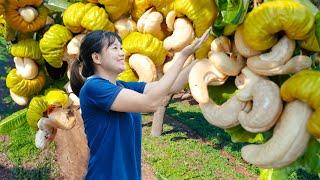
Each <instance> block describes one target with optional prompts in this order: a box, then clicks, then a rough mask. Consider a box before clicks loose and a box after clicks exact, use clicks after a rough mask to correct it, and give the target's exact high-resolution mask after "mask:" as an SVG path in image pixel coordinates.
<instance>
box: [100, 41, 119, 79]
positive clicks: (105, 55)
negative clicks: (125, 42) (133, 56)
mask: <svg viewBox="0 0 320 180" xmlns="http://www.w3.org/2000/svg"><path fill="white" fill-rule="evenodd" d="M100 55H101V56H100V57H101V66H102V67H103V69H104V70H106V71H111V72H113V73H116V74H119V73H121V72H122V71H124V70H125V63H124V60H125V55H124V52H123V50H122V45H121V43H120V42H119V41H118V39H116V40H115V41H114V43H113V44H111V45H110V46H109V47H107V46H104V47H103V48H102V50H101V54H100Z"/></svg>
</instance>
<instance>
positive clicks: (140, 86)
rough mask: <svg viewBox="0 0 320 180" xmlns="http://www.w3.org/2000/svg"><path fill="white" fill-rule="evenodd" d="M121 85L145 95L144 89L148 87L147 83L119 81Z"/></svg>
mask: <svg viewBox="0 0 320 180" xmlns="http://www.w3.org/2000/svg"><path fill="white" fill-rule="evenodd" d="M118 82H119V83H120V84H121V85H123V86H124V87H125V88H127V89H131V90H133V91H136V92H138V93H143V91H144V88H145V86H146V83H145V82H124V81H118Z"/></svg>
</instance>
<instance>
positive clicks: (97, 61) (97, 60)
mask: <svg viewBox="0 0 320 180" xmlns="http://www.w3.org/2000/svg"><path fill="white" fill-rule="evenodd" d="M91 58H92V60H93V62H94V63H95V64H101V57H100V54H98V53H96V52H94V53H92V54H91Z"/></svg>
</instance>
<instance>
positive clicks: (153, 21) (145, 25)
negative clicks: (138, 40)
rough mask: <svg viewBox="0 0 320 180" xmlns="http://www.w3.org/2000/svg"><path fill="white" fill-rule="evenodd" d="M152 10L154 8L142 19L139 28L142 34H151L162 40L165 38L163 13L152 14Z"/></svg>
mask: <svg viewBox="0 0 320 180" xmlns="http://www.w3.org/2000/svg"><path fill="white" fill-rule="evenodd" d="M152 10H153V8H150V9H149V10H147V11H146V12H145V13H144V14H143V15H142V16H141V17H140V19H139V20H138V22H137V28H138V31H139V32H141V33H149V34H152V35H153V36H155V37H157V38H158V39H160V40H162V39H163V38H164V33H163V32H162V31H161V23H162V21H163V17H162V14H161V13H159V12H152Z"/></svg>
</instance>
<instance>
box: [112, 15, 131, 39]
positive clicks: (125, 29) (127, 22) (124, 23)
mask: <svg viewBox="0 0 320 180" xmlns="http://www.w3.org/2000/svg"><path fill="white" fill-rule="evenodd" d="M114 27H115V29H116V32H117V33H118V34H119V36H120V37H121V38H122V39H124V38H125V37H126V36H127V35H128V34H129V33H131V32H135V31H137V24H136V22H134V21H133V20H131V19H128V18H122V19H119V20H118V21H116V22H115V23H114Z"/></svg>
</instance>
